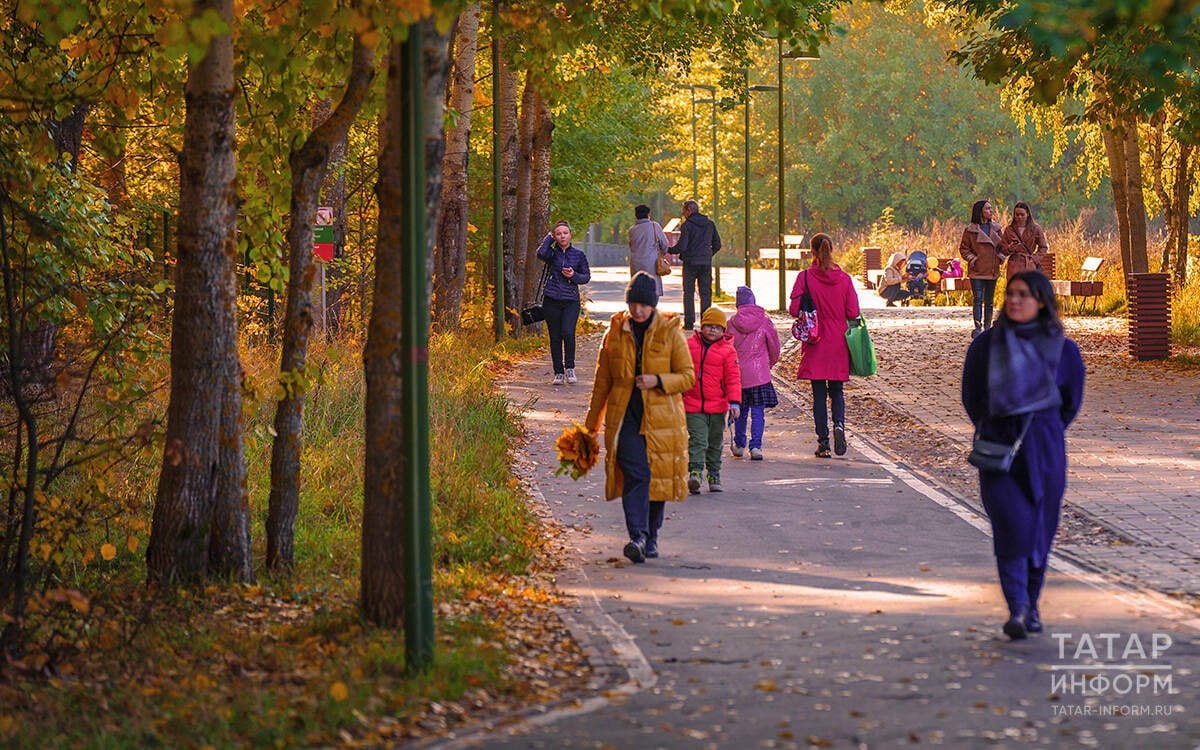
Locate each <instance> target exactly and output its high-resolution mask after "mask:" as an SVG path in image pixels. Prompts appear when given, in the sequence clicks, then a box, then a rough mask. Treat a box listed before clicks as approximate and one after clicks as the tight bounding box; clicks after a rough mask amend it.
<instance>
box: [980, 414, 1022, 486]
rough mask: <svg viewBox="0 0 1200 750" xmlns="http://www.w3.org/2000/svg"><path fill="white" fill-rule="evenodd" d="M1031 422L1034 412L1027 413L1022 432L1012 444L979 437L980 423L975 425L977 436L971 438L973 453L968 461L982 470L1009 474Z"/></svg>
mask: <svg viewBox="0 0 1200 750" xmlns="http://www.w3.org/2000/svg"><path fill="white" fill-rule="evenodd" d="M1031 422H1033V413H1032V412H1031V413H1029V414H1026V415H1025V423H1024V424H1023V425H1021V434H1020V435H1017V439H1016V440H1015V441H1014V442H1013V444H1012V445H1009V444H1008V443H997V442H995V441H994V440H984V439H983V438H981V437H979V425H975V437H973V438H972V439H971V455H969V456H967V463H969V464H971V465H972V466H974V467H975V468H977V469H979V470H980V471H994V472H998V473H1001V474H1007V473H1008V470H1009V469H1011V468H1012V465H1013V459H1015V458H1016V457H1017V451H1019V450H1021V443H1022V442H1024V440H1025V433H1026V432H1028V430H1029V424H1030V423H1031Z"/></svg>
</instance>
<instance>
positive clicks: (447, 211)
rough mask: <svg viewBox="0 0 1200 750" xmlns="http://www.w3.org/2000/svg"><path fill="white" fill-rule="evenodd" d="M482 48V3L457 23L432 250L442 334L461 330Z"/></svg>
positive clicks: (435, 299) (436, 321) (436, 322)
mask: <svg viewBox="0 0 1200 750" xmlns="http://www.w3.org/2000/svg"><path fill="white" fill-rule="evenodd" d="M478 46H479V3H474V4H472V5H471V6H470V7H468V8H467V9H466V10H464V11H463V12H462V15H460V16H459V18H458V24H457V30H456V32H455V41H454V65H453V67H452V68H451V70H452V79H451V83H450V108H451V109H452V110H453V111H454V117H453V118H452V123H451V125H450V126H449V127H448V128H447V129H446V135H445V143H446V154H445V159H444V169H443V173H442V174H443V180H442V202H441V216H440V218H439V219H438V223H437V233H436V235H435V242H434V250H433V323H434V326H436V327H437V328H438V329H440V330H455V329H457V328H458V327H459V319H460V315H461V311H462V296H463V288H464V286H465V284H466V279H467V218H468V207H467V161H468V158H469V157H470V153H471V146H470V142H471V110H472V109H473V108H474V106H475V105H474V99H475V54H476V52H477V51H478Z"/></svg>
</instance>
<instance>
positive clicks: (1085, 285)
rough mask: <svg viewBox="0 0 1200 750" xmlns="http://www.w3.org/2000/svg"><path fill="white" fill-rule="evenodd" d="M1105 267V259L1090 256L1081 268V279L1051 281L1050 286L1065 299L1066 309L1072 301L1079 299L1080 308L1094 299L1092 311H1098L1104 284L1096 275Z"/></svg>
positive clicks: (1085, 259)
mask: <svg viewBox="0 0 1200 750" xmlns="http://www.w3.org/2000/svg"><path fill="white" fill-rule="evenodd" d="M1103 265H1104V258H1097V257H1095V256H1089V257H1087V258H1084V259H1083V265H1082V266H1080V268H1079V276H1080V279H1079V280H1078V281H1074V280H1064V279H1051V281H1050V286H1052V287H1053V288H1054V293H1055V294H1056V295H1057V296H1059V297H1063V298H1065V300H1066V303H1065V304H1064V308H1065V306H1066V305H1069V304H1070V302H1071V300H1072V299H1079V308H1078V309H1080V310H1082V309H1083V306H1084V305H1085V304H1087V298H1088V297H1091V298H1092V309H1093V310H1095V309H1096V300H1098V299H1099V298H1100V297H1101V295H1103V294H1104V282H1103V281H1097V280H1096V273H1097V272H1098V271H1099V270H1100V267H1101V266H1103Z"/></svg>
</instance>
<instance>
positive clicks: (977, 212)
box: [958, 201, 1004, 338]
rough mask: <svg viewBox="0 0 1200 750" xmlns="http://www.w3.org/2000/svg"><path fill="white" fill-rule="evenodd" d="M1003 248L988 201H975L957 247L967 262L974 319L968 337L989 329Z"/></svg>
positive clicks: (998, 229)
mask: <svg viewBox="0 0 1200 750" xmlns="http://www.w3.org/2000/svg"><path fill="white" fill-rule="evenodd" d="M1002 247H1003V244H1002V242H1001V232H1000V225H999V224H997V223H996V222H994V221H992V203H991V201H975V205H974V206H972V207H971V224H970V226H968V227H967V228H966V229H964V230H963V236H962V242H960V243H959V245H958V252H959V254H960V255H962V257H963V260H965V261H966V262H967V276H969V277H970V278H971V313H972V315H973V316H974V318H975V332H974V333H972V334H971V338H975V337H976V336H978V335H979V332H980V331H981V330H983V329H985V328H991V327H992V301H993V299H994V298H995V296H996V279H997V278H999V277H1000V264H1001V263H1003V262H1004V252H1003V250H1002V249H1001V248H1002Z"/></svg>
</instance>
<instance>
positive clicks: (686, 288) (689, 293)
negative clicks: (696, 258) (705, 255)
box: [683, 262, 712, 333]
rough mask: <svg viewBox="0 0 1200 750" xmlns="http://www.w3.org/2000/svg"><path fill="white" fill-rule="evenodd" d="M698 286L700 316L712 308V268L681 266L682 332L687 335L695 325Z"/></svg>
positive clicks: (690, 264) (687, 264)
mask: <svg viewBox="0 0 1200 750" xmlns="http://www.w3.org/2000/svg"><path fill="white" fill-rule="evenodd" d="M697 284H699V286H700V314H701V315H703V314H704V311H705V310H707V309H708V308H710V307H712V266H710V265H703V266H701V265H698V264H692V263H686V262H685V263H684V264H683V330H684V333H687V332H689V331H691V330H692V328H693V327H694V326H695V325H696V307H695V304H696V300H695V298H694V296H693V295H694V294H695V292H696V285H697Z"/></svg>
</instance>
